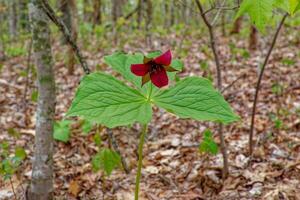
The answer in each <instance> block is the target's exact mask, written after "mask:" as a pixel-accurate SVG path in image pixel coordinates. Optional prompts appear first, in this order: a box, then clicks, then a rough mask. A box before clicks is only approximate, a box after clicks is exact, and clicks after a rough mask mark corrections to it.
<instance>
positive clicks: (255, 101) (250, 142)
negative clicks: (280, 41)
mask: <svg viewBox="0 0 300 200" xmlns="http://www.w3.org/2000/svg"><path fill="white" fill-rule="evenodd" d="M287 16H288V13H286V14H285V15H284V16H283V17H282V19H281V21H280V23H279V25H278V27H277V30H276V32H275V34H274V36H273V39H272V43H271V46H270V48H269V51H268V53H267V55H266V58H265V60H264V63H263V65H262V68H261V71H260V74H259V77H258V81H257V84H256V89H255V97H254V101H253V107H252V116H251V126H250V134H249V154H250V156H251V155H252V153H253V149H254V147H253V131H254V121H255V114H256V104H257V101H258V94H259V89H260V84H261V80H262V78H263V74H264V71H265V68H266V66H267V64H268V61H269V58H270V56H271V53H272V51H273V48H274V46H275V44H276V41H277V38H278V35H279V32H280V30H281V28H282V26H283V24H284V21H285V19H286V18H287Z"/></svg>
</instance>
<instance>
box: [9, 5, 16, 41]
mask: <svg viewBox="0 0 300 200" xmlns="http://www.w3.org/2000/svg"><path fill="white" fill-rule="evenodd" d="M8 2H9V5H8V12H9V34H10V36H11V38H12V39H15V38H16V36H17V24H18V12H17V2H16V0H9V1H8Z"/></svg>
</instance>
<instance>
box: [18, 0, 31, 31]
mask: <svg viewBox="0 0 300 200" xmlns="http://www.w3.org/2000/svg"><path fill="white" fill-rule="evenodd" d="M27 3H28V1H27V0H19V11H20V14H19V23H20V26H21V28H22V29H25V30H26V31H28V30H29V23H28V22H29V18H28V8H27Z"/></svg>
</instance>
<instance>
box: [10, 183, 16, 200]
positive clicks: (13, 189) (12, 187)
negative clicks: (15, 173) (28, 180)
mask: <svg viewBox="0 0 300 200" xmlns="http://www.w3.org/2000/svg"><path fill="white" fill-rule="evenodd" d="M9 181H10V186H11V189H12V191H13V194H14V197H15V200H17V194H16V192H15V188H14V185H13V182H12V180H11V178H9Z"/></svg>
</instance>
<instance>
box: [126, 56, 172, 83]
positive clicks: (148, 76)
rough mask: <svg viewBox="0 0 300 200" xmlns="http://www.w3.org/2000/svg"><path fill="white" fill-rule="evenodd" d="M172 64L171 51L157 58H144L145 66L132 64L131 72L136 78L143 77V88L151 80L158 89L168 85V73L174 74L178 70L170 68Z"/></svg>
mask: <svg viewBox="0 0 300 200" xmlns="http://www.w3.org/2000/svg"><path fill="white" fill-rule="evenodd" d="M171 62H172V54H171V51H170V50H168V51H167V52H165V53H163V54H162V55H160V56H158V57H156V58H147V57H144V63H143V64H132V65H131V72H132V73H133V74H135V75H136V76H142V86H143V85H144V84H145V83H147V82H148V81H150V80H151V82H152V83H153V84H154V85H155V86H156V87H158V88H161V87H164V86H166V85H168V83H169V79H168V75H167V71H168V72H174V71H176V69H174V68H172V67H171V66H170V64H171Z"/></svg>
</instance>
